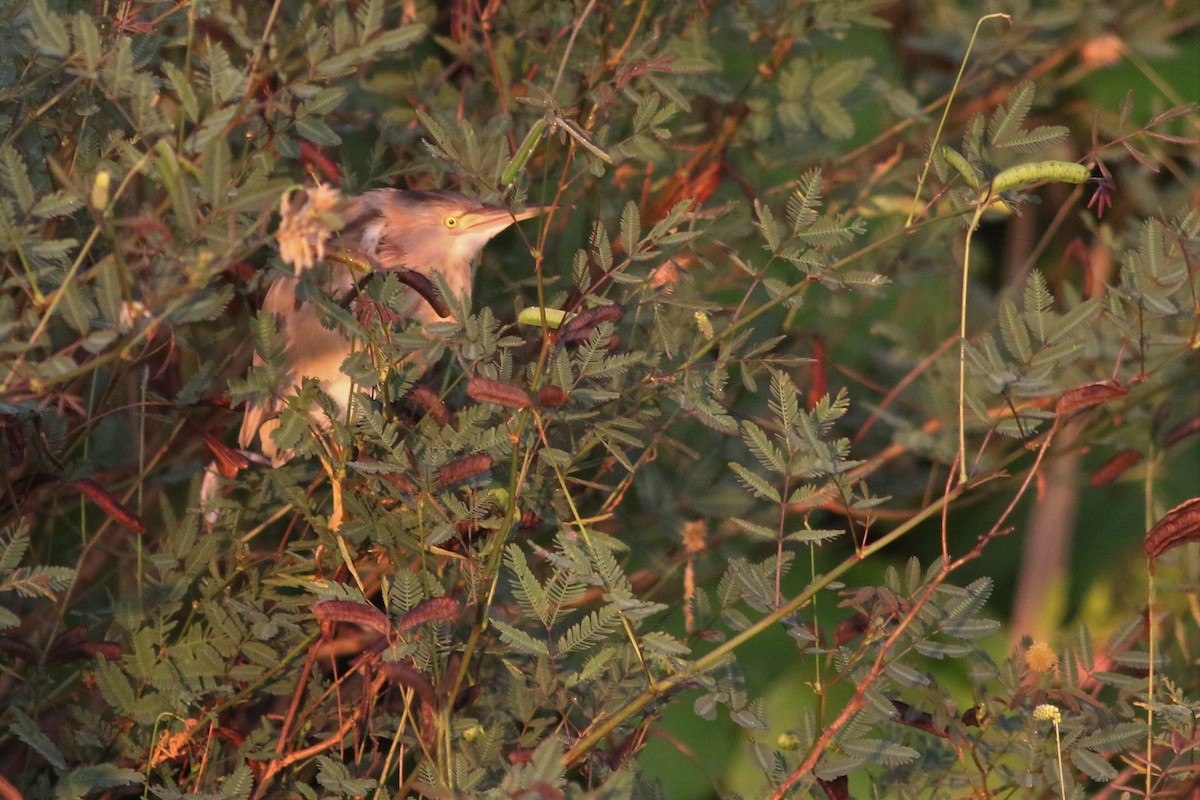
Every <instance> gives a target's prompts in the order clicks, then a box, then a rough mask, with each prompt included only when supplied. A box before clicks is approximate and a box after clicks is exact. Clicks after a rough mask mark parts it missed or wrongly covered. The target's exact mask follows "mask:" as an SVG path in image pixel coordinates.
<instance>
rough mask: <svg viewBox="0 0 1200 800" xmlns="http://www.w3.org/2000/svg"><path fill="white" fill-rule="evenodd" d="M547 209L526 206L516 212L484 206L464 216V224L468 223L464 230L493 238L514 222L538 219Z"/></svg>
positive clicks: (498, 207) (500, 207)
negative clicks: (532, 218)
mask: <svg viewBox="0 0 1200 800" xmlns="http://www.w3.org/2000/svg"><path fill="white" fill-rule="evenodd" d="M547 208H549V206H526V207H525V208H524V210H522V211H516V212H514V211H509V210H508V209H507V208H505V207H504V206H484V207H483V208H481V209H479V210H477V211H469V212H467V213H466V214H464V215H463V218H462V219H463V222H464V223H466V224H465V225H463V229H464V230H467V231H470V232H471V233H473V234H474V233H482V234H486V235H487V236H489V237H491V236H495V235H496V234H497V233H499V232H500V231H502V230H504V229H505V228H507V227H508V226H509V225H512V224H513V223H514V222H520V221H521V220H523V219H530V218H531V217H536V216H537V215H538V214H541V213H542V212H543V211H545V210H546V209H547Z"/></svg>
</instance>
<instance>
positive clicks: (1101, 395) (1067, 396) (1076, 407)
mask: <svg viewBox="0 0 1200 800" xmlns="http://www.w3.org/2000/svg"><path fill="white" fill-rule="evenodd" d="M1128 391H1129V390H1128V389H1126V388H1125V387H1124V386H1122V385H1121V384H1119V383H1117V382H1116V381H1113V380H1108V381H1096V382H1095V383H1088V384H1084V385H1083V386H1076V387H1075V388H1074V389H1070V390H1068V391H1066V392H1064V393H1063V394H1062V396H1061V397H1059V398H1058V402H1057V403H1055V404H1054V413H1055V414H1057V415H1058V417H1059V418H1060V419H1061V418H1062V417H1065V416H1067V415H1068V414H1073V413H1074V412H1076V411H1082V410H1084V409H1086V408H1092V407H1093V406H1098V405H1103V404H1104V403H1107V402H1109V401H1110V400H1116V399H1118V398H1121V397H1124V396H1125V395H1126V394H1127V393H1128Z"/></svg>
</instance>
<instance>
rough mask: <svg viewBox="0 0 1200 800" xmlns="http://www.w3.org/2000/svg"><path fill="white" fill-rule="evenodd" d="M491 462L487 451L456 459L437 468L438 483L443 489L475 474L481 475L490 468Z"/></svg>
mask: <svg viewBox="0 0 1200 800" xmlns="http://www.w3.org/2000/svg"><path fill="white" fill-rule="evenodd" d="M493 463H494V461H493V459H492V457H491V456H489V455H488V454H487V453H475V454H474V455H470V456H465V457H463V458H459V459H456V460H454V461H451V462H450V463H449V464H446V465H445V466H443V467H442V468H441V469H439V470H438V474H437V477H438V485H439V486H441V487H442V488H443V489H444V488H446V487H447V486H452V485H454V484H456V483H460V482H462V481H465V480H467V479H469V478H474V477H475V476H476V475H482V474H483V473H485V472H487V471H488V470H489V469H491V468H492V464H493Z"/></svg>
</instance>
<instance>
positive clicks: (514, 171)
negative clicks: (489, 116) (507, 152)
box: [500, 119, 546, 186]
mask: <svg viewBox="0 0 1200 800" xmlns="http://www.w3.org/2000/svg"><path fill="white" fill-rule="evenodd" d="M545 128H546V120H545V119H539V120H538V121H537V122H535V123H533V125H532V127H530V129H529V133H527V134H525V141H523V142H521V146H520V147H518V148H517V152H516V153H514V154H513V157H512V160H511V161H509V162H508V166H507V167H505V168H504V172H502V173H501V174H500V183H501V184H502V185H504V186H508V185H509V184H511V183H512V182H513V181H515V180H516V179H517V175H519V174H520V172H521V170H523V169H525V163H526V162H527V161H529V157H530V156H531V155H533V148H534V147H536V146H537V143H538V140H539V139H541V138H542V131H543V130H545Z"/></svg>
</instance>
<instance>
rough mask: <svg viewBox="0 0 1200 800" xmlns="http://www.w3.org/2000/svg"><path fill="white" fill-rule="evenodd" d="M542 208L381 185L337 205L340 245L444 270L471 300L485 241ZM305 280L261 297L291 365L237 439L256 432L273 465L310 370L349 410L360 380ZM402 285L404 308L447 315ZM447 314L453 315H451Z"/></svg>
mask: <svg viewBox="0 0 1200 800" xmlns="http://www.w3.org/2000/svg"><path fill="white" fill-rule="evenodd" d="M539 210H540V209H538V208H536V207H535V208H531V209H528V210H526V211H524V212H521V213H520V214H517V215H513V214H512V213H511V212H509V211H508V210H507V209H505V208H503V207H501V206H487V205H484V204H482V203H480V202H479V201H478V200H475V199H473V198H469V197H467V196H465V195H461V194H458V193H457V192H444V191H402V190H399V189H377V190H375V191H371V192H367V193H365V194H362V195H358V196H356V197H352V198H350V199H348V200H347V201H346V202H345V204H344V205H343V206H342V207H341V208H340V209H339V210H338V211H339V215H340V216H341V217H342V219H343V220H344V225H343V226H342V229H341V231H340V233H339V234H338V238H337V241H336V246H337V247H338V248H340V249H344V250H349V251H357V252H359V253H362V254H365V255H367V256H370V257H371V258H372V259H374V261H375V262H376V263H378V264H379V266H380V267H381V268H382V269H384V270H398V269H407V270H411V271H414V272H417V273H420V274H421V275H423V276H424V277H426V278H428V279H430V280H432V279H433V277H434V275H435V273H437V274H440V275H441V277H442V279H443V280H444V282H445V283H446V284H447V286H448V287H449V288H450V289H451V291H453V292H454V293H455V294H456V295H457V296H459V297H462V298H463V299H464V300H466V301H467V302H469V301H470V296H471V284H472V268H471V262H472V261H473V260H474V258H475V256H476V255H477V254H478V253H479V251H480V250H481V249H483V246H484V244H486V243H487V241H488V240H489V239H491V238H492V237H493V236H495V235H496V234H497V233H499V232H500V231H502V230H503V229H504V228H507V227H508V226H509V225H511V224H512V223H513V222H514V221H516V220H518V219H527V218H528V217H530V216H533V215H534V214H536V213H538V211H539ZM331 266H332V275H331V286H330V289H331V290H332V292H333V295H334V296H335V297H343V296H346V295H347V293H349V292H350V291H351V290H352V289H353V287H354V277H353V275H352V273H351V271H350V269H349V268H348V267H347V266H345V265H344V264H341V263H336V262H335V263H333V264H332V265H331ZM299 282H300V278H298V277H293V276H290V275H280V276H279V277H277V278H276V279H275V281H274V283H272V285H271V287H270V289H268V290H267V294H266V297H265V299H264V300H263V309H264V310H265V311H267V312H269V313H271V314H273V315H274V316H275V319H276V323H277V325H278V329H279V332H280V334H281V335H282V337H283V341H284V342H285V344H286V355H285V362H286V364H287V373H286V374H285V375H284V377H283V380H282V382H281V384H280V385H279V387H278V390H277V391H276V392H274V393H273V394H272V395H271V396H270V397H268V398H266V399H265V400H264V401H262V402H255V401H251V402H250V403H249V404H248V405H247V407H246V413H245V417H244V419H243V420H242V428H241V432H240V434H239V436H238V442H239V444H240V445H241V446H242V447H247V446H249V444H250V443H251V442H252V441H253V440H254V437H255V436H256V435H257V436H258V438H259V441H260V447H261V449H262V452H263V454H264V455H265V456H267V457H268V458H270V459H271V462H272V464H274V465H275V466H278V465H280V464H282V463H284V462H286V461H287V460H288V459H289V458H291V455H292V454H291V452H289V451H281V450H279V449H278V448H277V447H276V446H275V443H274V441H273V440H272V438H271V432H272V431H274V430H275V429H276V428H277V427H278V426H279V421H278V419H277V417H278V415H279V412H280V411H281V410H282V409H283V407H284V406H285V405H286V403H287V401H286V398H287V397H288V396H289V395H291V394H292V393H294V391H295V390H296V389H297V388H298V387H299V386H300V384H301V383H302V381H303V379H304V378H306V377H309V378H315V379H317V380H318V381H319V382H320V385H321V389H322V391H324V392H325V394H327V395H329V397H330V398H332V399H333V400H334V402H335V403H337V405H338V407H339V408H340V410H341V412H342V413H343V414H345V413H346V412H347V409H349V407H350V398H351V392H352V391H353V388H354V387H353V381H352V380H351V379H350V377H349V376H348V375H346V374H345V373H344V372H342V369H341V367H342V364H343V362H345V360H346V358H347V357H348V356H349V355H350V354H351V352H353V343H352V342H351V340H350V339H349V338H347V337H346V335H345V334H344V333H343V332H342V331H341V330H339V329H336V328H335V329H332V330H331V329H329V328H326V327H325V326H324V325H323V324H322V322H321V317H320V314H319V313H318V311H317V309H316V308H314V307H313V306H311V305H309V304H308V303H305V302H303V301H302V300H300V299H299V298H298V297H297V295H296V288H297V286H298V284H299ZM403 291H404V292H405V295H404V296H405V298H406V300H405V302H402V303H400V304H399V308H397V309H396V310H397V312H398V316H400V317H402V318H406V319H414V320H417V321H419V322H421V323H422V324H427V323H430V322H435V321H439V320H445V319H447V318H446V317H441V316H439V315H438V313H437V312H436V311H435V310H434V308H433V306H432V305H430V303H429V302H427V301H426V300H425V298H424V297H422V296H421V295H420V294H419V293H418V292H416V291H414V290H413V289H411V288H409V287H408V286H404V287H403ZM448 319H449V320H450V321H454V318H453V316H450V317H449V318H448ZM254 361H255V364H256V365H260V364H262V363H264V362H263V360H262V358H261V356H259V355H258V354H257V353H256V354H255V356H254ZM317 413H318V414H320V412H317ZM322 416H323V415H322ZM314 422H316V423H317V424H318V425H319V426H321V427H327V421H326V420H323V419H316V418H314Z"/></svg>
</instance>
